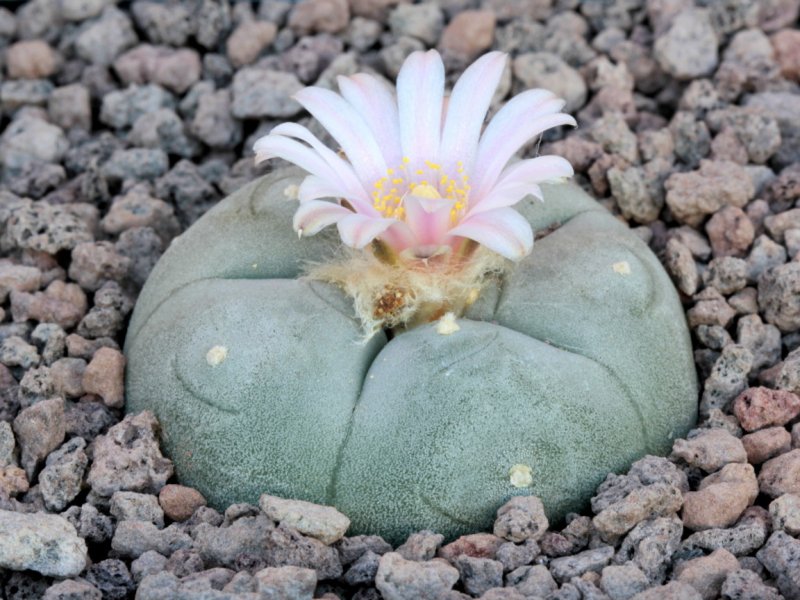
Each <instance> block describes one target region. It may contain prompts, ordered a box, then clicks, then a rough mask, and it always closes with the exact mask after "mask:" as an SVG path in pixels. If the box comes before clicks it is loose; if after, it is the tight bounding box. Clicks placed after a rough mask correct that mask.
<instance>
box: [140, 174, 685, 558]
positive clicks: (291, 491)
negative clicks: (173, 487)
mask: <svg viewBox="0 0 800 600" xmlns="http://www.w3.org/2000/svg"><path fill="white" fill-rule="evenodd" d="M301 178H302V174H301V173H300V172H298V171H282V172H276V173H273V174H271V175H269V176H266V177H264V178H262V179H260V180H258V181H256V182H254V183H253V184H251V185H249V186H247V187H245V188H243V189H241V190H240V191H238V192H236V193H235V194H233V195H232V196H231V197H229V198H228V199H226V200H224V201H223V202H221V203H220V204H219V205H218V206H216V207H215V208H214V209H213V210H211V211H210V212H209V213H208V214H207V215H205V216H204V217H203V218H202V219H200V220H199V221H198V222H197V223H196V224H195V225H193V226H192V228H191V229H189V230H188V231H187V232H186V233H185V234H183V235H182V236H180V237H179V238H177V239H176V240H175V241H174V242H173V244H172V245H171V246H170V248H169V250H168V251H167V252H166V253H165V255H164V256H163V258H162V259H161V261H160V262H159V263H158V265H157V266H156V268H155V269H154V271H153V273H152V275H151V276H150V279H149V280H148V282H147V284H146V286H145V288H144V290H143V291H142V294H141V296H140V298H139V301H138V304H137V306H136V310H135V312H134V315H133V319H132V321H131V324H130V328H129V332H128V338H127V340H126V348H125V350H126V354H127V357H128V361H129V362H128V371H127V391H128V398H127V402H128V405H127V408H128V410H129V411H140V410H144V409H149V410H152V411H153V412H154V413H155V414H156V416H157V417H158V418H159V420H160V422H161V425H162V428H163V437H164V444H165V448H166V451H167V453H168V454H169V456H170V457H171V458H172V460H173V461H174V463H175V469H176V472H177V474H178V478H179V479H180V481H181V483H184V484H187V485H191V486H194V487H196V488H197V489H199V490H200V491H201V492H202V493H203V494H204V495H205V496H206V498H207V499H208V500H209V503H210V504H211V505H212V506H216V507H217V508H224V507H225V506H227V505H228V504H230V503H233V502H252V503H255V502H256V501H257V500H258V497H259V495H260V494H262V493H270V494H273V495H278V496H284V497H287V498H298V499H303V500H308V501H311V502H316V503H320V504H329V505H333V506H336V507H337V508H339V509H340V510H341V511H343V512H344V513H345V514H347V515H348V517H350V519H351V521H352V525H351V529H350V532H349V533H350V534H358V533H371V534H380V535H382V536H384V537H385V538H386V539H388V540H390V541H395V542H396V541H399V540H402V539H403V538H404V536H406V535H408V534H409V533H410V532H412V531H417V530H421V529H426V528H427V529H433V530H436V531H439V532H441V533H443V534H445V535H446V536H448V537H454V536H456V535H459V534H463V533H468V532H475V531H478V530H481V529H484V528H487V527H489V526H490V525H491V523H492V521H493V519H494V515H495V511H496V510H497V508H498V507H500V506H501V505H502V504H503V503H504V502H505V501H507V500H508V499H509V498H510V497H511V496H514V495H520V494H533V495H536V496H538V497H540V498H541V499H542V501H543V502H544V505H545V507H546V509H547V511H548V515H549V517H550V518H551V519H559V518H561V517H563V515H565V514H566V513H567V512H570V511H576V510H580V509H581V508H582V507H584V506H585V504H586V502H587V500H588V499H589V497H590V496H591V495H592V493H593V491H594V489H595V488H596V486H597V485H598V484H599V483H600V482H601V481H602V479H603V478H604V477H605V475H606V474H607V473H609V472H611V471H617V472H618V471H621V470H624V469H626V468H627V467H628V466H629V465H630V463H631V462H632V461H634V460H636V459H637V458H639V457H641V456H642V455H644V454H647V453H662V454H663V453H665V452H667V451H668V450H669V448H670V445H671V442H672V439H673V438H674V437H677V436H681V435H684V434H685V433H686V432H687V431H688V430H689V429H690V428H691V426H692V425H693V423H694V420H695V413H696V402H697V383H696V378H695V372H694V365H693V361H692V355H691V343H690V340H689V335H688V331H687V329H686V324H685V321H684V316H683V311H682V308H681V305H680V302H679V300H678V298H677V295H676V293H675V291H674V289H673V287H672V284H671V283H670V281H669V279H668V277H667V275H666V274H665V272H664V271H663V269H662V268H661V265H660V264H659V263H658V260H657V259H656V257H655V256H653V254H652V253H651V252H650V250H649V249H648V248H647V247H646V245H645V244H644V243H642V242H641V241H640V240H639V239H638V238H637V237H636V236H635V235H633V234H632V233H631V232H630V231H629V230H628V229H627V228H626V227H625V225H624V224H622V223H620V222H619V221H617V220H616V219H615V218H614V217H612V216H611V215H610V214H609V213H608V212H607V211H605V210H604V209H603V208H602V207H601V206H600V205H598V204H597V203H596V202H594V201H593V200H592V199H591V198H589V197H588V196H587V195H586V194H585V193H584V192H582V191H581V190H580V189H579V188H577V187H575V186H572V185H559V186H549V187H545V198H546V201H545V203H544V204H541V203H538V202H534V201H533V200H530V201H523V202H522V203H521V204H520V205H519V206H518V209H519V210H520V212H521V213H523V214H524V215H525V217H526V218H528V219H529V220H530V222H531V224H532V226H533V229H534V230H535V231H538V232H540V233H539V234H538V235H537V242H536V246H535V248H534V251H533V253H532V254H531V255H530V256H528V257H527V258H526V259H524V260H523V261H522V262H521V263H519V264H518V265H517V266H516V268H515V269H514V270H513V271H512V272H511V273H510V274H509V275H507V276H506V277H505V278H504V279H503V280H502V282H500V283H499V284H498V285H496V286H494V287H492V288H489V289H487V290H485V291H484V293H483V294H482V296H481V297H480V299H479V300H478V301H477V302H476V303H475V304H474V305H473V306H472V307H471V308H470V310H469V312H468V313H467V314H466V315H465V317H464V318H461V319H458V321H457V322H456V327H449V328H442V327H437V325H436V324H430V325H422V326H419V327H417V328H414V329H411V330H409V331H408V332H405V333H401V334H399V335H396V336H394V337H392V338H391V339H389V337H387V336H386V335H384V334H383V333H378V334H376V335H375V336H373V337H372V338H371V339H370V340H369V341H367V342H365V341H364V335H363V330H362V328H361V325H360V322H359V321H358V320H357V318H356V316H355V314H354V312H353V308H352V302H351V301H350V299H349V298H348V297H346V296H344V295H343V294H342V293H341V292H340V291H339V290H338V289H337V288H335V287H334V286H331V285H328V284H325V283H320V282H315V281H308V280H306V279H303V278H302V277H301V273H302V270H303V267H304V265H305V264H307V263H308V262H315V261H317V262H318V261H324V260H325V259H326V257H329V256H331V253H332V252H333V251H334V249H335V247H336V240H335V230H333V231H331V232H330V233H328V234H326V233H322V234H318V235H316V236H313V237H310V238H302V239H298V237H297V235H296V234H295V233H294V232H293V231H292V228H291V219H292V214H293V212H294V210H295V208H296V204H295V203H294V202H292V201H291V200H290V199H288V198H287V195H286V190H287V189H288V188H289V187H290V186H292V185H296V184H298V183H299V181H300V180H301Z"/></svg>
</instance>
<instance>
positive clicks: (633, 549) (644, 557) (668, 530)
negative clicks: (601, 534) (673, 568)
mask: <svg viewBox="0 0 800 600" xmlns="http://www.w3.org/2000/svg"><path fill="white" fill-rule="evenodd" d="M682 532H683V524H682V523H681V521H680V519H678V518H677V517H660V518H658V519H650V520H647V521H642V522H641V523H639V524H638V525H637V526H636V527H634V528H633V529H632V530H631V532H630V533H629V534H628V535H627V536H626V537H625V539H624V540H623V541H622V545H621V546H620V548H619V551H618V552H617V555H616V556H615V557H614V562H615V563H617V564H632V565H634V566H636V567H638V568H639V569H640V570H641V571H642V572H643V573H644V574H645V576H646V577H647V579H648V581H649V582H650V583H651V584H655V583H661V582H663V581H664V578H665V577H666V573H667V569H668V568H669V566H670V557H671V556H672V555H673V554H674V553H675V551H676V550H677V549H678V547H679V546H680V542H681V533H682Z"/></svg>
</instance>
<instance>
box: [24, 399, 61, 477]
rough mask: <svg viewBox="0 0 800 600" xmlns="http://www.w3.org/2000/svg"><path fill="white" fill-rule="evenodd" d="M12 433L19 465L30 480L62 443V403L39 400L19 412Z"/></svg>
mask: <svg viewBox="0 0 800 600" xmlns="http://www.w3.org/2000/svg"><path fill="white" fill-rule="evenodd" d="M14 433H15V434H16V436H17V443H18V444H19V447H20V464H21V465H22V467H23V468H24V469H25V471H26V472H27V474H28V477H29V478H30V477H32V475H33V473H34V471H35V469H36V466H37V465H38V464H39V463H40V462H41V461H42V460H44V459H45V457H47V455H48V454H50V452H52V451H53V450H55V449H56V448H58V446H59V445H60V444H61V443H62V442H63V441H64V436H65V435H66V429H65V425H64V400H63V399H62V398H53V399H50V400H43V401H41V402H37V403H36V404H34V405H33V406H30V407H28V408H26V409H24V410H22V411H21V412H20V413H19V415H18V416H17V418H16V419H14Z"/></svg>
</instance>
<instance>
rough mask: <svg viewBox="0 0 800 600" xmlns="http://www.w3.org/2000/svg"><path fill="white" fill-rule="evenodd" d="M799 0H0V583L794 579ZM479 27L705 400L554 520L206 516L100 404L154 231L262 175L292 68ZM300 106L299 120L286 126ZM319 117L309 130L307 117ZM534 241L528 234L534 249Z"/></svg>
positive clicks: (460, 592)
mask: <svg viewBox="0 0 800 600" xmlns="http://www.w3.org/2000/svg"><path fill="white" fill-rule="evenodd" d="M798 11H800V0H714V1H711V0H694V1H692V0H602V1H600V0H593V1H587V2H582V3H580V2H578V1H577V0H439V1H438V2H433V1H429V2H422V3H417V4H410V3H403V2H399V1H398V0H349V3H348V0H305V1H303V2H300V3H299V4H291V3H288V2H283V1H270V0H264V1H262V2H261V3H260V4H255V5H253V4H250V3H248V2H239V3H229V2H228V0H176V1H170V2H168V3H161V2H147V1H135V2H132V3H126V4H120V5H118V6H117V5H116V4H115V2H114V0H32V1H30V2H28V3H26V4H24V5H22V6H21V7H19V8H18V9H17V10H16V12H14V13H12V12H11V11H9V10H8V9H6V8H2V7H0V47H2V48H1V49H0V63H2V66H3V72H4V78H3V80H2V82H1V83H0V110H1V111H2V118H3V132H2V135H0V160H1V161H2V180H1V181H0V257H1V258H0V592H2V593H0V595H1V596H2V597H4V598H7V599H8V600H21V599H28V598H40V597H42V598H45V599H47V600H56V599H62V600H66V599H72V600H77V599H87V600H88V599H100V598H110V599H123V598H133V597H135V598H137V599H139V600H156V599H169V598H181V599H242V600H244V599H248V600H256V599H267V598H270V599H271V598H281V599H287V600H289V599H301V598H311V597H312V596H313V597H316V598H326V599H327V600H334V599H335V598H341V599H344V598H357V599H359V600H368V599H373V598H375V599H377V598H386V599H403V600H406V599H407V600H414V599H424V598H431V599H434V598H442V599H447V600H456V599H458V598H470V597H473V598H483V599H485V600H520V599H523V598H527V599H533V598H545V599H548V600H556V599H558V600H580V599H581V598H583V599H586V600H590V599H591V600H601V599H603V600H605V599H610V600H623V599H628V598H635V599H637V600H650V599H653V600H656V599H658V600H664V599H688V600H691V599H695V598H704V599H711V598H717V597H721V598H726V599H729V600H733V599H736V600H745V599H750V600H773V599H778V598H786V599H787V600H791V599H800V396H798V394H800V85H798V83H799V82H800V30H798ZM432 47H435V48H439V50H440V51H441V52H442V54H443V56H444V58H445V61H446V64H447V65H448V70H449V73H450V74H451V75H452V77H451V78H450V80H451V81H452V80H454V79H455V78H456V76H457V75H458V74H459V73H460V71H461V70H462V69H463V68H464V66H465V65H466V64H468V63H469V62H470V61H472V60H473V59H474V58H475V57H476V56H478V55H480V54H481V53H483V52H484V51H486V50H488V49H490V48H493V49H500V50H504V51H506V52H509V53H510V54H511V57H512V61H511V62H510V68H509V70H508V73H507V77H505V78H504V82H503V83H502V84H501V88H502V90H501V93H500V94H498V97H497V98H496V100H497V101H498V102H499V101H502V99H503V98H506V97H508V96H509V95H510V94H512V93H514V92H517V91H520V90H523V89H527V88H530V87H537V86H542V87H548V88H550V89H552V90H553V91H555V92H556V93H558V94H559V95H561V96H562V97H564V98H565V99H566V100H567V109H568V110H569V111H571V112H573V114H575V115H576V116H577V118H578V120H579V122H580V126H579V127H578V128H577V129H576V130H570V131H560V132H559V131H557V132H554V133H553V134H552V135H548V136H547V139H545V140H544V141H543V143H542V145H541V146H540V147H539V146H538V145H537V146H534V147H531V148H529V149H528V154H533V153H535V152H537V151H541V152H542V153H558V154H561V155H563V156H565V157H567V158H568V159H569V160H570V161H571V162H572V163H573V165H574V166H575V170H576V180H577V181H578V182H579V183H580V184H581V185H583V186H585V187H586V188H587V189H589V190H590V191H591V192H592V193H593V194H594V195H595V197H597V198H599V199H600V201H601V202H602V203H603V204H604V205H605V206H606V207H608V208H609V209H610V210H612V211H613V212H614V213H615V214H619V215H620V218H621V219H623V220H625V221H627V222H628V223H629V224H630V226H631V227H632V228H634V231H636V233H637V234H639V235H640V236H641V237H642V238H643V239H645V240H646V241H647V242H648V243H649V244H650V246H651V247H652V249H653V250H654V251H655V252H656V253H657V254H658V256H659V257H660V258H661V259H662V260H663V263H664V265H665V266H666V268H667V270H668V271H669V273H670V274H671V275H672V277H673V279H674V281H675V285H676V287H677V288H678V289H679V290H680V293H681V297H682V299H683V302H684V305H685V309H686V316H687V320H688V322H689V325H690V327H691V329H692V332H693V340H694V344H695V346H694V347H695V358H696V364H697V369H698V372H699V373H700V380H701V381H702V382H703V387H702V395H701V397H700V398H698V402H699V413H700V424H699V425H698V428H697V429H696V430H694V431H692V432H691V433H690V434H689V435H688V437H687V439H681V440H677V441H676V442H675V445H674V447H673V451H672V454H671V456H669V457H667V458H662V457H645V458H643V459H642V460H640V461H638V462H637V463H635V464H634V465H633V467H632V468H631V470H630V471H629V472H628V473H627V474H621V475H616V474H609V475H608V478H607V479H606V481H605V482H604V483H603V484H602V485H601V486H600V488H598V490H597V495H596V496H595V497H594V498H593V500H592V503H591V507H587V510H586V512H585V513H584V514H582V515H572V516H571V518H569V519H568V523H566V524H564V523H560V524H558V523H556V524H553V528H552V529H551V528H550V526H549V524H548V522H547V519H546V518H545V516H544V512H543V509H542V507H541V504H540V503H539V501H538V500H537V499H536V498H530V497H527V498H516V499H514V500H512V501H511V502H509V503H508V504H507V505H505V506H504V507H502V508H501V509H500V510H499V511H498V517H497V521H496V522H495V525H494V530H493V532H475V533H474V534H473V535H468V536H464V537H462V538H460V539H458V540H455V541H451V542H450V543H445V540H443V539H442V536H440V535H437V534H436V533H432V532H428V531H423V532H419V533H415V534H413V535H412V536H411V537H410V538H409V539H408V541H407V542H406V543H404V544H403V545H402V546H400V547H399V548H392V547H391V546H390V545H389V544H387V543H386V542H385V541H384V540H382V539H380V538H378V537H373V536H355V537H343V536H345V534H346V528H347V524H348V521H347V519H346V517H345V516H343V515H341V514H340V513H338V512H337V511H335V510H333V509H329V508H323V507H318V506H314V505H308V504H305V503H295V502H286V501H282V500H280V499H277V498H272V497H270V496H266V495H265V496H263V497H262V498H261V501H260V503H259V504H260V505H259V506H250V505H244V504H238V505H234V506H231V507H229V508H228V509H227V510H225V512H224V514H221V513H219V512H217V511H216V510H213V509H211V508H209V507H207V506H205V504H206V503H205V500H204V498H203V497H202V496H201V495H200V494H199V493H198V492H197V491H196V490H193V489H191V488H187V487H184V486H181V485H180V483H179V482H177V481H176V480H175V478H174V476H173V469H172V464H171V462H170V461H169V460H168V459H167V458H165V457H164V456H163V455H162V453H161V450H160V449H159V443H158V423H157V422H156V420H155V419H154V418H153V416H152V415H151V414H149V413H141V414H132V415H128V416H125V415H124V414H123V410H122V408H123V405H124V396H125V390H124V383H123V373H124V367H125V359H124V357H123V355H122V354H121V352H120V345H121V343H122V342H123V340H124V337H125V329H126V323H127V319H128V316H129V314H130V312H131V309H132V307H133V304H134V302H135V300H136V296H137V293H138V290H139V289H140V288H141V286H142V284H143V282H144V281H145V279H146V277H147V275H148V273H149V271H150V269H151V268H152V266H153V264H154V263H155V262H156V261H157V260H158V258H159V256H160V255H161V253H162V252H163V250H164V249H165V247H166V246H167V245H168V244H169V243H170V240H171V239H172V238H174V237H175V236H176V235H178V234H179V233H180V232H181V231H183V230H184V229H185V228H186V227H188V226H189V225H190V224H191V223H192V222H193V221H195V220H196V219H197V218H198V217H199V216H200V215H202V214H203V213H204V212H205V211H206V210H207V209H208V208H209V207H210V206H212V205H213V204H214V203H216V202H217V201H218V200H219V199H221V198H222V197H224V196H225V195H226V194H228V193H230V192H232V191H233V190H236V189H237V188H239V187H240V186H242V185H243V184H244V183H246V182H248V181H250V180H252V179H253V178H255V177H257V176H258V175H260V174H261V173H263V172H265V169H269V168H271V167H270V166H267V167H260V168H256V167H255V166H254V165H253V161H252V156H251V152H250V150H249V148H250V147H251V145H252V142H253V140H254V139H255V138H256V136H258V135H261V134H263V133H264V132H266V131H268V130H269V129H270V128H271V127H273V126H274V125H275V124H276V123H278V122H281V121H284V120H297V121H299V122H302V123H307V122H308V121H309V118H308V116H307V115H305V114H304V113H303V112H302V111H301V107H300V106H299V105H298V104H297V103H295V102H294V101H293V100H291V98H290V96H291V94H292V93H294V92H295V91H297V90H298V89H300V88H301V87H303V86H304V85H308V84H317V85H324V86H329V87H330V86H331V85H333V82H334V81H335V76H336V75H338V74H351V73H354V72H358V71H364V70H366V71H371V72H376V73H379V74H382V75H384V76H386V77H387V78H388V79H390V80H391V79H393V78H394V77H395V76H396V75H397V71H398V69H399V67H400V65H401V64H402V61H403V59H404V58H405V57H406V56H407V55H408V54H409V53H410V52H412V51H414V50H417V49H423V48H432ZM312 127H314V125H312ZM315 130H317V131H319V127H316V128H315ZM535 251H536V250H535V248H534V252H535Z"/></svg>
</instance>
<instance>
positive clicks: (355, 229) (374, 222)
mask: <svg viewBox="0 0 800 600" xmlns="http://www.w3.org/2000/svg"><path fill="white" fill-rule="evenodd" d="M396 222H397V221H396V220H395V219H383V218H374V217H366V216H364V215H359V214H355V213H351V214H349V215H348V216H346V217H344V218H343V219H342V220H341V221H339V222H338V223H337V226H338V227H339V236H340V237H341V238H342V241H343V242H344V243H345V244H346V245H348V246H352V247H353V248H357V249H359V250H360V249H361V248H363V247H364V246H366V245H367V244H369V243H370V242H371V241H372V240H374V239H375V238H376V237H378V236H379V235H381V234H382V233H383V232H384V231H386V230H387V229H388V228H389V227H391V226H392V224H394V223H396Z"/></svg>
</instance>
